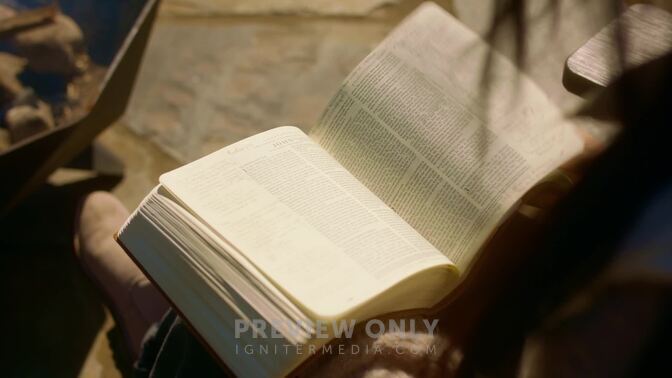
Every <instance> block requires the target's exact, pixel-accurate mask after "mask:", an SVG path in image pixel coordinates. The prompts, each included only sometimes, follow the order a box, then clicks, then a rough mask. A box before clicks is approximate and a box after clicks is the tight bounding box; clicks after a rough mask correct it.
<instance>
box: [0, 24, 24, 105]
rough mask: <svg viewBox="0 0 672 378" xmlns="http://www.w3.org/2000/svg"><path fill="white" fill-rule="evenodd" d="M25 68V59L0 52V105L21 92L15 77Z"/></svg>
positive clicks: (19, 84)
mask: <svg viewBox="0 0 672 378" xmlns="http://www.w3.org/2000/svg"><path fill="white" fill-rule="evenodd" d="M0 17H1V16H0ZM25 66H26V60H25V59H22V58H19V57H17V56H14V55H12V54H8V53H3V52H0V104H6V103H8V102H11V101H14V99H15V98H16V97H17V96H18V95H19V94H20V93H21V91H22V90H23V85H21V82H20V81H19V79H17V75H18V74H19V73H21V71H23V69H24V67H25Z"/></svg>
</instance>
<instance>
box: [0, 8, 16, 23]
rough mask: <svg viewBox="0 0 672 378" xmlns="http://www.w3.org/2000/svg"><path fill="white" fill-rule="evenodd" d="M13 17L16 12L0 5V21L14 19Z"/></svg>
mask: <svg viewBox="0 0 672 378" xmlns="http://www.w3.org/2000/svg"><path fill="white" fill-rule="evenodd" d="M14 15H16V11H15V10H14V8H10V7H8V6H6V5H4V4H0V20H3V19H5V18H9V17H14Z"/></svg>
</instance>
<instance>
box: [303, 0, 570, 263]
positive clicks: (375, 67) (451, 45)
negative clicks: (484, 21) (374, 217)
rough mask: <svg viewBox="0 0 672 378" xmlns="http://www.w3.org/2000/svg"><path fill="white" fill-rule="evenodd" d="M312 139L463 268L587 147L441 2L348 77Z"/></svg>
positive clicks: (422, 11)
mask: <svg viewBox="0 0 672 378" xmlns="http://www.w3.org/2000/svg"><path fill="white" fill-rule="evenodd" d="M489 54H490V55H489ZM488 58H490V60H489V62H490V70H489V72H490V76H489V79H490V81H489V82H488V86H487V93H485V92H484V90H485V88H486V87H484V86H482V85H481V83H482V81H481V79H482V75H483V72H485V67H486V66H485V64H486V61H488ZM311 137H313V138H314V139H315V140H316V141H317V142H318V143H319V144H320V145H321V146H322V147H324V148H325V149H326V150H327V151H328V152H329V153H330V154H331V155H332V156H333V157H334V158H336V160H338V161H339V162H340V163H341V164H342V165H343V166H344V167H345V168H346V169H348V170H349V171H350V172H351V173H352V174H353V175H354V176H355V177H357V178H358V179H359V180H360V181H361V182H362V183H364V184H365V185H366V186H367V187H368V188H369V189H370V190H371V191H372V192H374V193H375V194H376V195H377V196H378V197H379V198H381V199H382V200H383V201H384V202H385V203H386V204H388V205H389V206H390V207H391V208H392V209H394V210H395V211H396V212H397V213H398V214H399V215H400V216H401V217H402V218H403V219H405V220H406V221H407V222H408V223H409V224H410V225H411V226H413V227H414V228H415V229H416V230H418V231H419V233H420V234H421V235H423V236H424V237H425V238H426V239H427V240H429V241H430V242H431V243H433V245H434V246H436V248H437V249H439V250H440V251H441V252H443V253H444V254H445V255H446V256H447V257H449V258H450V259H451V260H452V261H454V262H455V263H456V264H457V265H458V267H459V268H460V270H461V271H464V270H466V268H467V267H468V266H469V265H470V262H471V261H472V260H473V258H474V255H475V253H476V252H477V251H478V250H479V248H480V246H481V245H482V243H483V242H484V241H485V240H486V238H487V237H488V236H489V235H490V234H491V233H492V232H493V231H494V229H495V228H496V226H497V224H498V223H499V222H500V221H501V219H502V217H503V216H504V214H505V213H506V212H507V210H509V209H510V208H511V206H512V205H513V204H514V203H515V202H516V201H517V200H518V199H519V198H520V197H521V196H522V195H523V194H524V192H525V191H527V190H528V189H529V188H530V187H531V186H532V185H533V184H534V183H535V182H537V181H538V180H539V179H541V178H542V177H543V176H544V175H546V174H548V173H549V172H550V171H551V170H552V169H554V168H556V167H557V166H558V165H559V164H561V163H562V162H563V161H565V160H567V159H568V158H569V157H571V156H573V155H574V154H576V153H577V152H578V151H579V150H580V149H581V146H582V144H581V141H580V139H579V138H578V136H577V135H576V134H575V132H574V130H573V129H572V127H570V126H569V125H568V124H567V123H564V122H563V121H562V117H561V115H560V114H559V112H558V110H557V109H556V108H555V107H554V106H553V105H552V104H551V103H550V101H549V100H548V99H547V97H546V96H545V94H544V93H543V92H542V91H541V90H540V89H539V88H537V87H536V86H535V85H534V83H532V82H531V81H530V80H529V79H528V78H527V77H525V76H524V75H523V74H522V73H520V72H519V71H518V70H517V68H516V67H515V66H514V65H513V64H511V63H510V62H509V61H508V60H506V59H505V58H504V57H502V56H500V55H499V54H497V53H496V52H494V51H492V50H490V49H489V48H488V46H487V44H485V42H484V41H482V40H481V39H480V38H479V37H478V36H477V35H476V34H475V33H474V32H472V31H470V30H468V29H467V28H466V27H465V26H463V25H462V24H461V23H460V22H459V21H457V20H456V19H454V18H453V17H452V16H450V15H449V14H448V13H447V12H445V11H444V10H443V9H441V8H439V7H438V6H437V5H435V4H432V3H425V4H423V5H422V6H421V7H420V8H419V9H418V10H416V11H415V12H414V13H413V14H412V15H411V16H409V17H408V18H407V19H406V20H405V21H404V22H403V23H402V24H401V25H400V26H399V27H398V28H397V29H395V31H394V32H393V33H392V34H391V35H390V36H389V37H388V38H387V39H386V40H385V41H384V42H383V43H382V44H381V45H380V46H379V47H377V48H376V49H375V50H374V51H373V52H372V53H371V54H370V55H369V56H368V57H367V58H366V59H365V60H364V61H363V62H362V63H361V64H360V65H359V66H358V67H357V68H356V69H355V70H354V71H353V72H352V73H351V74H350V75H349V76H348V78H347V79H346V81H345V82H344V84H343V86H342V87H341V89H340V90H339V92H338V93H337V95H336V96H335V97H334V98H333V99H332V101H331V103H330V105H329V107H328V108H327V110H326V111H325V113H324V114H323V116H322V118H321V120H320V122H319V124H318V126H317V127H316V128H315V129H314V130H313V131H312V132H311Z"/></svg>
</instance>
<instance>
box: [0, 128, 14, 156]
mask: <svg viewBox="0 0 672 378" xmlns="http://www.w3.org/2000/svg"><path fill="white" fill-rule="evenodd" d="M11 145H12V142H11V140H10V139H9V131H7V129H4V128H2V127H0V152H2V151H4V150H6V149H8V148H9V146H11Z"/></svg>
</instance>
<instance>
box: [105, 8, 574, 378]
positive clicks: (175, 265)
mask: <svg viewBox="0 0 672 378" xmlns="http://www.w3.org/2000/svg"><path fill="white" fill-rule="evenodd" d="M487 59H491V60H490V71H489V72H490V74H489V75H490V81H489V82H488V84H487V87H484V86H483V85H482V73H483V72H484V67H485V66H484V65H485V64H486V61H487ZM486 88H487V96H485V95H484V90H485V89H486ZM581 148H582V144H581V141H580V139H579V138H578V136H577V135H576V134H575V131H574V130H573V127H572V126H571V125H570V124H568V123H566V122H565V121H563V119H562V116H561V114H560V113H559V111H558V110H557V108H555V107H554V106H553V105H552V104H551V103H550V102H549V100H548V99H547V97H546V96H545V95H544V93H543V92H542V91H541V90H540V89H539V88H537V87H536V86H535V85H534V84H533V83H532V82H531V81H530V80H529V79H528V78H527V77H525V76H524V75H523V74H522V73H520V72H519V71H518V69H517V68H516V67H515V66H514V65H513V64H512V63H510V62H509V61H507V60H506V59H505V58H503V57H502V56H500V55H498V54H497V53H495V52H493V51H491V50H490V49H489V47H488V45H487V44H486V43H485V42H484V41H483V40H481V39H480V38H479V37H478V36H477V35H476V34H475V33H473V32H472V31H470V30H469V29H467V28H466V27H464V26H463V25H462V24H460V23H459V22H458V21H457V20H456V19H454V18H453V17H452V16H450V15H449V14H448V13H446V12H445V11H444V10H442V9H441V8H440V7H438V6H437V5H435V4H432V3H426V4H423V5H422V6H421V7H420V8H419V9H417V10H416V11H415V12H414V13H413V14H412V15H410V16H409V17H408V18H407V19H406V20H405V21H403V22H402V24H401V25H400V26H399V27H397V28H396V29H395V30H394V31H393V32H392V33H391V35H390V36H389V37H387V38H386V39H385V40H384V42H382V44H381V45H380V46H378V47H377V48H376V49H375V50H374V51H373V52H372V53H371V54H370V55H369V56H368V57H367V58H366V59H365V60H364V61H363V62H362V63H360V64H359V66H358V67H357V68H356V69H355V70H354V71H353V72H352V73H351V74H350V75H349V76H348V77H347V79H346V80H345V82H344V83H343V85H342V87H341V88H340V90H339V91H338V93H337V94H336V95H335V97H334V98H333V99H332V100H331V102H330V104H329V106H328V107H327V109H326V110H325V111H324V113H323V116H322V117H321V119H320V121H319V123H318V124H317V125H316V126H315V127H314V128H313V129H312V132H311V133H310V134H309V135H306V134H304V133H303V132H302V131H301V130H299V129H298V128H295V127H291V126H285V127H278V128H275V129H272V130H270V131H267V132H263V133H260V134H258V135H255V136H252V137H249V138H247V139H245V140H242V141H240V142H237V143H235V144H233V145H230V146H228V147H225V148H223V149H221V150H219V151H217V152H215V153H212V154H210V155H208V156H206V157H203V158H201V159H199V160H197V161H194V162H192V163H190V164H187V165H185V166H183V167H181V168H178V169H176V170H174V171H171V172H168V173H165V174H163V175H162V176H161V178H160V185H159V186H158V187H156V189H155V190H153V191H152V192H151V193H150V194H149V195H148V196H147V197H146V199H145V200H144V201H143V202H142V204H141V205H140V206H139V208H138V209H137V210H136V211H135V212H134V213H133V215H132V216H131V217H130V219H129V220H128V221H127V223H126V224H125V225H124V226H123V228H122V229H121V231H120V232H119V234H118V241H119V242H120V243H121V244H122V246H123V247H124V249H125V250H126V251H127V252H128V253H129V254H130V255H131V257H132V258H133V259H134V260H135V261H136V262H137V263H138V264H139V265H140V266H141V267H142V268H143V269H144V271H145V272H146V273H147V274H148V275H149V276H150V277H151V279H152V280H153V281H154V282H155V283H156V284H157V285H158V286H159V287H160V288H161V290H162V291H163V292H164V293H165V294H166V295H167V296H168V298H170V300H171V302H172V303H173V304H174V305H175V307H176V308H177V309H178V310H179V311H180V312H181V313H182V314H183V316H184V317H185V318H186V319H187V320H188V322H189V323H190V324H191V325H192V326H193V328H195V330H196V331H197V332H198V334H200V336H201V337H202V338H203V339H204V341H205V342H206V343H207V344H208V345H209V347H210V348H211V349H212V350H213V351H214V353H216V355H217V356H218V357H219V358H220V359H221V360H222V361H223V362H224V363H225V364H226V365H227V366H228V367H229V368H230V369H231V370H232V371H233V372H234V373H236V374H238V375H244V376H248V375H259V374H262V375H281V374H287V373H289V372H291V371H292V369H294V368H296V367H297V366H298V365H300V364H301V362H302V361H304V360H305V359H307V358H308V357H310V353H306V352H305V350H304V351H303V352H302V353H294V352H296V351H297V349H292V348H289V349H287V348H285V347H282V349H281V351H280V352H278V351H277V346H279V345H280V346H286V345H322V344H324V343H327V342H329V340H330V339H331V338H333V337H336V336H338V335H337V334H335V332H331V333H329V332H328V333H329V335H328V337H326V338H325V337H316V334H318V333H320V330H319V329H316V322H318V321H324V322H330V321H334V320H342V319H356V320H364V319H369V318H374V317H376V316H379V315H382V314H388V313H392V312H397V311H405V310H413V309H429V308H432V307H434V306H437V305H438V304H439V303H440V302H441V301H442V300H443V299H445V298H447V297H448V296H449V294H450V293H451V291H452V290H453V289H454V288H455V287H456V285H458V284H459V282H460V281H461V279H462V278H463V277H464V275H465V274H466V273H467V272H468V270H469V269H470V266H471V265H472V263H473V261H474V260H475V257H476V256H477V254H478V251H479V250H480V249H481V247H482V245H483V244H484V243H485V242H486V240H487V239H488V237H489V236H490V235H492V234H493V232H494V231H495V230H496V228H497V226H498V224H500V223H501V222H502V221H503V219H504V218H505V216H506V214H507V212H508V211H510V210H511V209H512V208H513V207H514V205H515V203H516V202H517V201H518V200H519V199H520V197H521V196H522V195H523V194H524V193H525V192H526V191H527V190H528V189H530V188H531V187H532V186H533V185H534V184H535V183H536V182H538V181H539V180H540V179H541V178H543V177H544V176H545V175H547V174H548V173H549V172H551V171H552V170H553V169H555V168H556V167H558V166H559V165H560V164H561V163H563V162H564V161H566V160H567V159H568V158H570V157H572V156H573V155H575V154H576V153H577V152H578V151H580V149H581ZM264 320H265V321H268V322H270V324H272V325H273V330H274V332H273V335H271V334H270V333H269V332H264V329H260V327H258V326H259V325H261V324H262V321H264ZM290 325H292V326H290ZM297 325H298V326H297ZM250 329H252V330H254V331H255V332H243V331H247V330H250ZM267 331H268V330H267ZM244 345H248V346H249V345H252V346H254V347H255V348H256V347H260V348H261V349H254V350H256V351H258V350H262V351H263V350H264V349H263V346H266V348H267V349H265V350H266V351H267V353H251V354H248V353H246V352H243V350H242V349H241V348H242V346H244ZM268 348H270V349H271V351H273V350H274V348H275V350H276V352H275V353H273V352H270V353H269V352H268ZM292 351H294V352H292Z"/></svg>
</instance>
